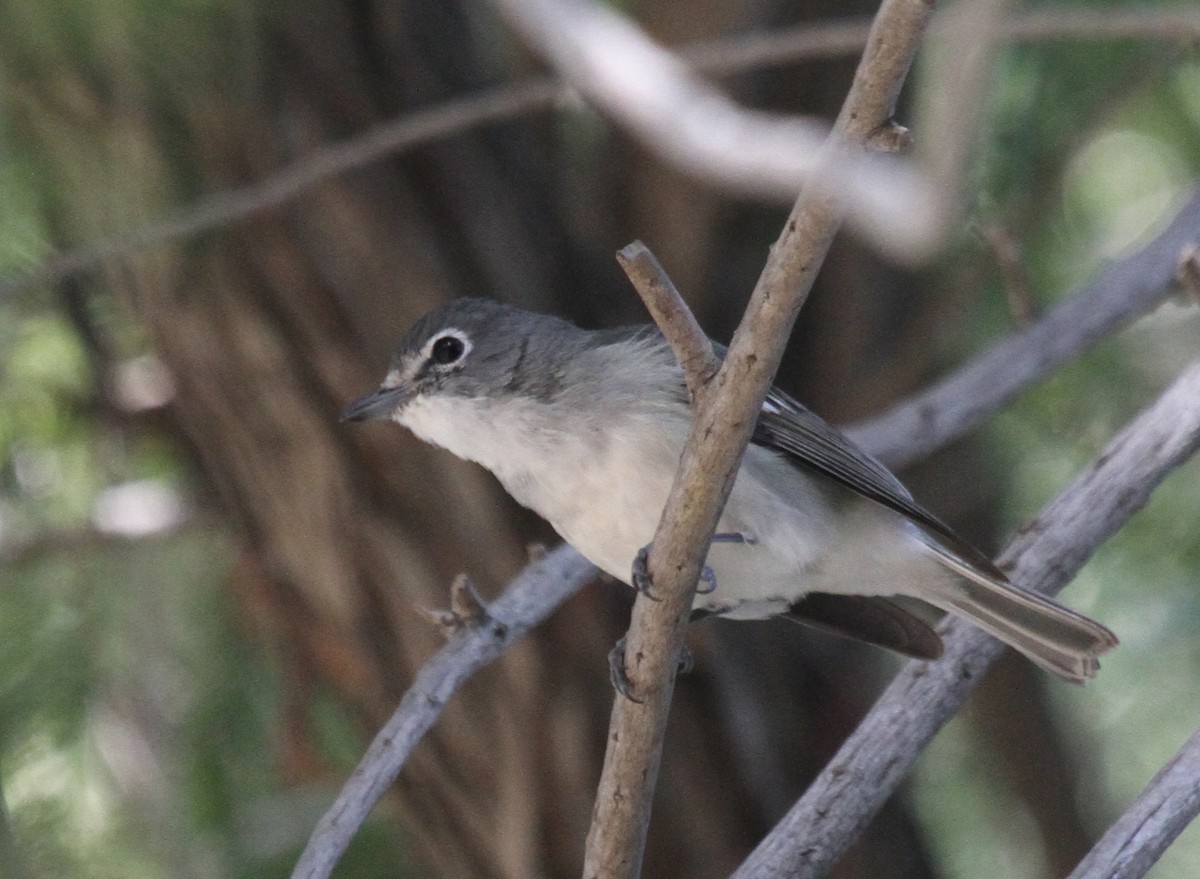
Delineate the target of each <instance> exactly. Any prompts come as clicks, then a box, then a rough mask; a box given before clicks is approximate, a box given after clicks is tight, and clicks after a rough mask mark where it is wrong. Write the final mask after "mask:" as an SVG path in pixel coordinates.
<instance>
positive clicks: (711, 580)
mask: <svg viewBox="0 0 1200 879" xmlns="http://www.w3.org/2000/svg"><path fill="white" fill-rule="evenodd" d="M716 591H717V575H716V574H715V573H713V569H712V568H710V567H709V566H708V565H705V566H704V567H703V568H701V569H700V579H699V580H698V581H697V582H696V594H697V595H708V594H710V593H713V592H716Z"/></svg>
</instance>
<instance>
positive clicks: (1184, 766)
mask: <svg viewBox="0 0 1200 879" xmlns="http://www.w3.org/2000/svg"><path fill="white" fill-rule="evenodd" d="M1198 779H1200V730H1198V731H1196V732H1194V733H1193V734H1192V737H1191V738H1190V739H1188V740H1187V742H1186V743H1185V744H1184V746H1183V747H1182V748H1180V749H1179V751H1178V752H1177V753H1176V754H1175V756H1174V757H1172V758H1171V761H1170V762H1169V763H1167V765H1166V766H1164V767H1163V768H1162V769H1161V770H1160V771H1159V772H1158V774H1157V775H1155V776H1154V778H1153V779H1151V781H1150V783H1149V784H1148V785H1146V787H1145V789H1144V790H1143V791H1142V792H1141V793H1140V794H1139V795H1138V797H1137V799H1136V800H1134V801H1133V803H1132V804H1131V805H1130V807H1129V808H1128V809H1127V810H1126V811H1125V814H1124V815H1122V816H1121V817H1120V818H1119V819H1117V822H1116V823H1115V824H1113V826H1112V827H1110V828H1108V832H1106V833H1105V834H1104V836H1103V838H1102V839H1101V840H1100V841H1099V842H1098V843H1096V846H1095V848H1093V849H1092V850H1091V851H1090V852H1088V855H1087V857H1085V858H1084V859H1083V860H1082V861H1080V862H1079V866H1078V867H1076V868H1075V870H1074V872H1072V873H1071V875H1070V877H1068V879H1139V877H1141V876H1145V875H1146V873H1147V871H1148V870H1149V869H1150V867H1151V866H1153V865H1154V863H1155V862H1156V861H1157V860H1158V859H1159V858H1160V857H1162V853H1163V852H1165V851H1166V850H1167V847H1168V846H1170V845H1171V843H1172V842H1174V841H1175V837H1177V836H1179V834H1180V833H1182V832H1183V829H1184V828H1185V827H1187V826H1188V824H1190V823H1191V822H1192V821H1193V820H1194V819H1195V817H1196V816H1197V815H1200V783H1197V780H1198Z"/></svg>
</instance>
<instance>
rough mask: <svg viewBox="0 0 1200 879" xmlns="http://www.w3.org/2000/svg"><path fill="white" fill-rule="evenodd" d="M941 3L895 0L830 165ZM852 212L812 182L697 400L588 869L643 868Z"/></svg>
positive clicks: (591, 837)
mask: <svg viewBox="0 0 1200 879" xmlns="http://www.w3.org/2000/svg"><path fill="white" fill-rule="evenodd" d="M932 11H933V7H932V4H929V3H926V2H923V0H885V2H884V3H883V5H882V6H881V8H880V10H879V13H878V15H877V16H876V19H875V23H874V25H873V27H872V30H871V36H870V38H869V40H868V45H867V51H866V53H865V55H864V57H863V60H862V62H861V64H860V66H859V69H858V73H857V75H856V76H855V80H854V84H853V86H852V87H851V91H850V94H849V96H848V97H847V99H846V103H845V105H844V107H843V110H842V114H841V116H839V118H838V121H837V123H836V125H835V127H834V132H833V134H832V136H831V138H830V140H829V142H828V143H827V145H826V147H825V148H824V149H823V151H822V155H821V157H820V158H819V160H818V167H830V166H832V165H834V164H836V163H837V162H838V160H839V159H840V158H841V157H842V156H843V155H854V154H857V153H858V152H860V151H861V149H862V147H863V146H864V145H866V144H867V143H869V142H871V141H872V140H873V139H875V138H876V137H877V136H878V133H879V132H881V131H885V130H887V129H889V128H890V127H891V126H890V120H891V115H892V111H893V108H894V106H895V101H896V98H897V97H898V95H899V92H900V88H901V86H902V85H903V83H904V79H905V76H906V74H907V72H908V69H909V66H910V65H911V63H912V60H913V57H914V56H915V54H916V51H917V48H918V46H919V45H920V41H921V37H922V35H923V34H924V31H925V29H926V27H927V25H928V23H929V19H930V16H931V15H932ZM822 176H823V175H821V174H816V175H814V176H813V177H812V178H811V179H812V180H820V179H822ZM841 220H842V207H841V204H840V203H839V201H838V198H837V194H836V193H833V192H830V191H827V190H826V189H825V188H824V187H822V186H819V185H813V184H811V183H810V185H808V186H806V187H805V189H804V191H803V192H802V194H801V196H800V198H799V199H798V200H797V201H796V204H795V206H794V207H793V209H792V212H791V215H790V216H789V217H788V220H787V223H786V225H785V226H784V229H783V233H782V234H781V236H780V238H779V240H778V241H777V242H776V243H775V245H774V246H773V247H772V248H771V251H770V256H769V258H768V260H767V264H766V266H765V268H764V269H763V272H762V275H761V276H760V278H759V280H758V283H757V284H756V286H755V290H754V293H753V295H752V296H751V300H750V305H749V307H748V308H747V311H746V315H745V317H744V319H743V320H742V323H741V325H740V326H739V327H738V329H737V332H736V333H735V334H734V337H733V342H732V345H731V346H730V349H729V352H728V354H727V356H726V359H725V361H724V363H723V365H722V367H721V369H720V370H719V371H718V372H717V374H716V376H715V378H714V379H713V381H712V383H711V390H710V392H709V393H707V394H705V395H702V396H701V397H700V399H698V400H697V401H696V402H697V407H696V411H695V413H694V418H693V425H692V431H691V434H690V436H689V438H688V442H687V445H686V447H685V449H684V452H683V457H682V459H681V462H680V468H679V472H678V474H677V475H676V479H675V483H674V485H673V487H672V489H671V494H670V496H669V498H668V500H667V504H666V508H665V510H664V512H663V517H662V520H661V521H660V522H659V526H658V530H657V532H656V533H655V536H654V541H653V543H652V544H651V547H650V551H649V556H648V559H647V569H648V571H649V573H650V576H651V581H652V583H653V588H654V591H655V593H656V596H657V597H658V598H659V599H660V600H659V601H649V600H647V598H646V597H645V596H639V597H638V599H637V601H636V602H635V604H634V609H633V618H632V621H631V624H630V629H629V634H628V636H627V638H626V653H625V655H626V671H627V674H628V676H629V678H630V681H631V684H632V686H633V692H634V693H635V694H636V696H637V698H638V701H636V702H635V701H633V700H631V699H625V698H621V697H618V698H617V699H616V701H615V704H614V706H613V714H612V718H611V721H610V725H609V739H608V752H607V754H606V757H605V763H604V770H603V773H602V775H601V779H600V785H599V789H598V791H597V797H596V807H595V810H594V812H593V819H592V828H591V831H590V833H589V834H588V841H587V851H586V855H585V861H584V876H585V877H635V876H637V875H638V874H639V872H640V869H641V863H642V853H643V850H644V847H645V841H646V832H647V829H648V826H649V818H650V803H651V800H652V797H653V792H654V788H655V785H656V783H657V779H658V768H659V762H660V759H661V754H662V741H663V735H664V730H665V728H666V721H667V713H668V709H669V707H670V701H671V695H672V691H673V688H674V675H675V671H676V668H677V665H678V660H679V656H680V652H681V649H682V646H683V639H684V632H685V629H686V626H687V619H688V613H689V611H690V608H691V604H692V598H693V595H694V592H695V588H696V581H697V579H698V578H699V575H700V568H701V566H702V564H703V561H704V558H705V556H706V554H707V552H706V549H707V546H708V543H709V541H710V540H711V539H712V535H713V532H714V530H715V528H716V524H717V520H718V518H719V516H720V511H721V509H722V507H723V506H724V503H725V500H726V499H727V498H728V495H729V491H730V489H731V488H732V485H733V479H734V475H735V474H736V473H737V469H738V466H739V464H740V461H741V456H742V454H743V452H744V450H745V447H746V444H747V442H748V441H749V439H750V433H751V431H752V430H753V427H754V423H755V421H756V419H757V415H758V412H759V409H760V408H761V406H762V401H763V399H764V398H765V396H766V393H767V389H768V388H769V386H770V383H771V380H772V378H773V377H774V375H775V371H776V369H777V368H778V366H779V360H780V358H781V356H782V353H783V349H784V346H785V344H786V342H787V338H788V335H789V334H790V332H791V328H792V325H793V323H794V321H795V318H796V315H797V314H798V313H799V310H800V307H801V306H802V305H803V303H804V300H805V298H806V297H807V295H808V292H809V290H810V289H811V287H812V283H813V280H814V279H815V277H816V273H817V270H818V268H819V266H820V264H821V261H822V260H823V259H824V257H825V254H826V252H827V251H828V249H829V245H830V243H831V242H832V240H833V237H834V235H835V234H836V232H837V230H838V228H839V226H840V224H841Z"/></svg>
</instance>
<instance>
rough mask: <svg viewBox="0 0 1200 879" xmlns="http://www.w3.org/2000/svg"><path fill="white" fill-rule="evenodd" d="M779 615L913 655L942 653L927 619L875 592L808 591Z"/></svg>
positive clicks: (921, 657)
mask: <svg viewBox="0 0 1200 879" xmlns="http://www.w3.org/2000/svg"><path fill="white" fill-rule="evenodd" d="M782 616H783V618H784V619H788V620H792V621H793V622H796V623H802V624H804V625H806V626H812V627H813V628H815V629H820V630H821V631H823V632H832V633H833V634H835V635H844V636H846V637H849V638H854V639H855V640H857V641H865V642H866V643H868V644H874V645H875V646H877V647H887V648H888V649H889V650H895V651H896V652H897V653H902V654H904V655H905V656H911V657H913V658H915V659H938V658H939V657H940V656H941V655H942V639H941V636H939V635H938V633H937V632H935V631H934V630H933V629H932V628H931V627H930V625H929V624H928V623H927V622H925V621H924V620H922V619H920V618H918V617H916V616H914V615H913V614H911V613H909V612H908V611H907V610H905V609H904V608H902V607H900V606H899V605H898V604H895V603H893V602H891V601H888V600H887V599H886V598H881V597H879V596H869V595H830V594H827V593H823V592H810V593H808V594H807V595H805V596H804V597H803V598H801V599H800V600H799V601H797V602H796V603H795V604H793V605H792V606H791V607H790V608H789V609H788V610H787V612H786V613H784V614H783V615H782Z"/></svg>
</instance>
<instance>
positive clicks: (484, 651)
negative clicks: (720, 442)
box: [292, 545, 596, 879]
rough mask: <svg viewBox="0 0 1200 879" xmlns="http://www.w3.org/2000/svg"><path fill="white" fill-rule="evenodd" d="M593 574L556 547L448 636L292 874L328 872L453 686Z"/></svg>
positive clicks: (309, 877) (306, 877) (302, 877)
mask: <svg viewBox="0 0 1200 879" xmlns="http://www.w3.org/2000/svg"><path fill="white" fill-rule="evenodd" d="M595 576H596V569H595V567H594V566H593V565H592V564H591V563H590V562H588V561H586V560H585V559H584V558H583V557H582V556H580V555H579V554H578V553H577V552H575V550H573V549H571V548H570V547H569V546H565V545H564V546H560V547H558V548H557V549H555V550H553V551H552V552H550V553H549V554H547V555H546V556H545V558H542V559H539V560H538V561H535V562H533V563H532V564H531V565H529V567H527V568H526V569H525V570H524V571H523V572H522V573H521V575H520V576H519V577H517V578H516V579H515V580H513V582H512V585H510V586H509V587H508V589H506V590H505V591H504V594H503V595H501V596H500V597H499V598H498V599H496V601H494V602H493V603H492V604H491V605H489V606H488V607H487V608H486V609H485V610H486V614H485V616H484V617H483V618H482V619H480V620H478V621H476V623H475V624H474V625H471V626H468V627H466V628H463V629H460V630H459V631H458V632H457V633H456V634H455V635H454V636H453V637H451V639H450V641H449V642H448V643H447V644H446V646H445V647H443V648H442V649H441V650H439V651H438V652H437V653H436V654H434V656H432V657H431V658H430V659H429V660H428V661H427V662H426V663H425V664H424V665H423V666H422V667H421V670H420V672H418V673H417V677H416V679H415V680H414V681H413V684H412V686H411V687H409V689H408V692H407V693H405V694H404V698H403V699H401V700H400V705H399V706H398V707H397V708H396V711H395V713H394V714H393V715H392V717H391V719H390V720H388V722H387V724H385V725H384V727H383V729H381V730H380V731H379V733H378V734H377V735H376V736H375V739H374V741H372V742H371V745H370V747H369V748H367V752H366V754H364V755H363V758H362V760H361V761H360V762H359V764H358V766H357V767H356V768H355V770H354V773H353V774H352V775H351V776H350V778H349V779H348V780H347V782H346V784H345V785H344V787H343V788H342V790H341V792H340V793H339V794H338V797H337V800H336V801H335V802H334V804H333V805H332V806H331V807H330V809H329V811H327V812H326V813H325V815H324V816H323V817H322V818H321V820H320V822H319V823H318V824H317V826H316V828H315V829H314V830H313V833H312V836H311V837H310V838H309V841H308V844H307V845H306V846H305V848H304V852H303V854H302V855H301V856H300V860H299V861H298V862H297V863H296V868H295V869H294V870H293V871H292V879H325V877H328V876H329V875H330V874H331V873H332V872H333V868H334V866H335V865H336V864H337V862H338V859H339V858H340V857H341V856H342V853H343V852H344V851H345V850H346V846H348V845H349V844H350V840H351V839H353V838H354V834H355V833H357V832H358V829H359V827H361V826H362V823H363V822H364V821H365V820H366V818H367V815H368V814H369V813H370V811H371V809H372V808H374V806H375V803H376V802H378V800H379V798H380V797H381V796H383V794H384V792H385V791H386V790H387V789H388V787H389V786H390V785H391V783H392V782H393V781H395V780H396V776H397V775H398V774H399V773H400V768H401V767H402V766H403V765H404V761H405V760H407V759H408V755H409V753H410V752H411V751H412V749H413V747H414V746H415V745H416V743H417V742H418V741H420V739H421V737H422V736H423V735H424V734H425V733H426V731H428V729H429V728H430V727H431V726H433V724H434V722H435V721H436V720H437V719H438V717H439V716H440V715H441V713H442V709H443V708H445V706H446V703H447V701H449V699H450V697H451V696H452V695H454V693H455V691H456V690H458V688H459V687H460V686H462V684H463V683H464V682H465V681H466V680H467V679H468V678H469V677H471V675H473V674H474V673H475V672H476V671H478V670H479V669H481V668H483V667H484V666H485V665H487V664H489V663H491V662H493V661H495V660H496V659H498V658H500V656H501V655H502V654H503V653H504V652H505V651H506V650H508V648H509V647H511V646H512V645H513V644H515V643H516V642H517V641H519V640H520V639H521V638H523V637H524V636H525V634H526V632H528V631H529V630H530V629H532V628H533V627H534V626H536V625H537V624H538V623H540V622H541V621H542V620H543V619H545V618H546V617H547V616H549V615H550V613H551V612H552V611H553V610H554V609H555V608H557V607H558V606H559V605H560V604H561V603H562V602H563V601H565V600H566V599H567V598H568V597H570V596H571V595H572V594H574V593H575V591H576V590H578V589H579V588H581V587H582V586H583V585H584V584H585V583H587V582H589V581H590V580H592V579H594V578H595Z"/></svg>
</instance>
